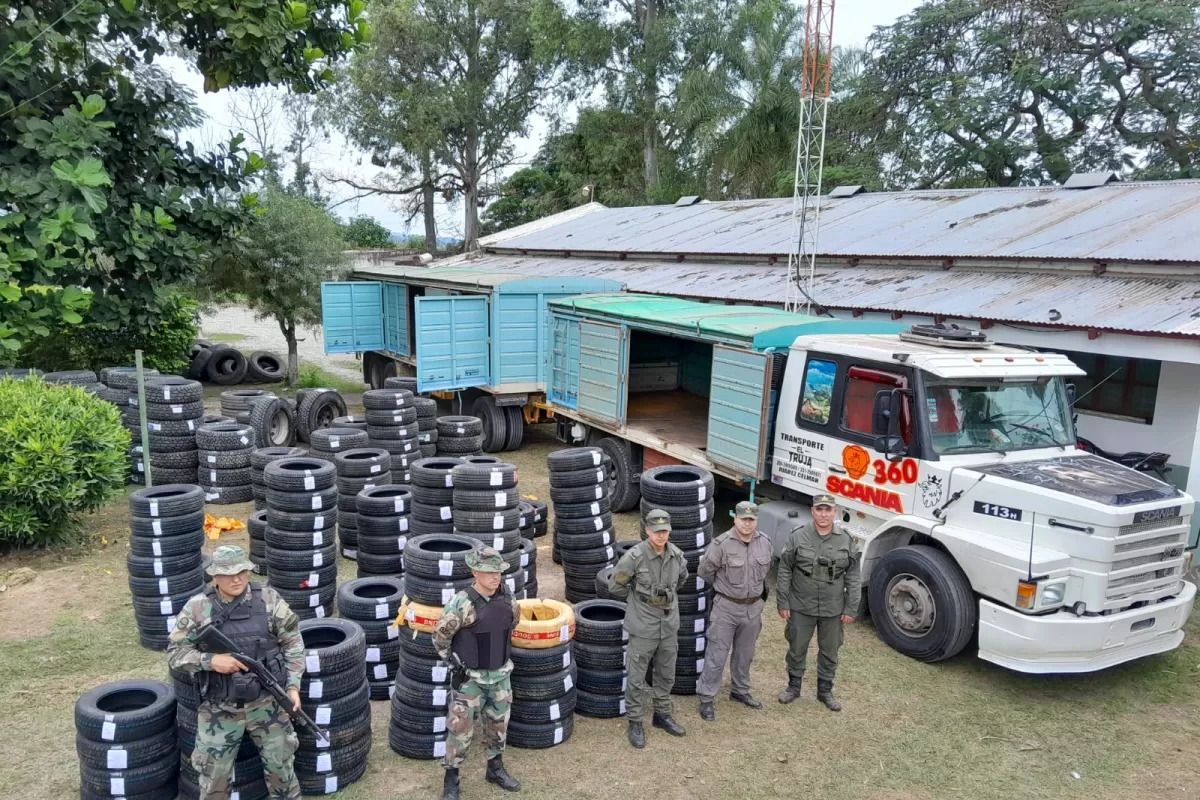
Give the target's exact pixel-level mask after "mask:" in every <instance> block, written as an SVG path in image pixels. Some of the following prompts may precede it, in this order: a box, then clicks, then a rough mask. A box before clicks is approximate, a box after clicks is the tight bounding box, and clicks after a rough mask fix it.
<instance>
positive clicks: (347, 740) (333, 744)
mask: <svg viewBox="0 0 1200 800" xmlns="http://www.w3.org/2000/svg"><path fill="white" fill-rule="evenodd" d="M363 687H364V689H366V692H365V693H364V697H363V699H362V701H361V703H360V705H359V706H358V709H357V713H356V714H354V716H352V717H350V718H349V719H347V720H345V721H343V722H341V723H335V722H330V723H328V724H327V725H324V726H322V727H323V728H324V731H325V735H326V736H327V737H328V738H327V742H328V745H326V744H320V745H318V743H317V735H316V734H315V733H313V732H312V731H310V730H309V729H308V728H307V727H300V726H296V738H298V739H299V740H300V749H299V750H297V751H296V752H297V753H302V752H310V753H311V752H314V751H316V752H318V753H320V752H324V750H323V748H325V747H326V746H328V747H330V748H333V749H334V750H336V749H337V748H339V747H348V746H350V745H352V744H354V743H356V742H360V741H362V739H363V738H364V737H369V736H370V733H371V697H370V685H369V684H368V682H367V681H366V680H365V679H364V680H363ZM318 724H320V723H318Z"/></svg>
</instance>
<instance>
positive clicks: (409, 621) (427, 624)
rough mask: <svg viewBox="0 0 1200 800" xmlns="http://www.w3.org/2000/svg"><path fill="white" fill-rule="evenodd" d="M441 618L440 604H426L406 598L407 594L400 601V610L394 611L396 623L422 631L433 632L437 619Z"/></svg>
mask: <svg viewBox="0 0 1200 800" xmlns="http://www.w3.org/2000/svg"><path fill="white" fill-rule="evenodd" d="M441 618H442V607H441V606H427V605H425V604H424V603H416V602H413V601H412V600H409V599H408V595H405V596H404V598H403V599H402V600H401V601H400V610H399V611H397V612H396V624H397V625H399V626H401V627H409V628H412V629H413V630H414V631H421V632H422V633H433V629H434V627H435V626H436V625H437V624H438V620H439V619H441Z"/></svg>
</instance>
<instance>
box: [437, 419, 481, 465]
mask: <svg viewBox="0 0 1200 800" xmlns="http://www.w3.org/2000/svg"><path fill="white" fill-rule="evenodd" d="M437 434H438V435H437V454H438V455H439V456H447V457H448V458H462V457H463V456H479V455H483V422H482V421H480V419H479V418H478V417H463V416H445V417H438V418H437Z"/></svg>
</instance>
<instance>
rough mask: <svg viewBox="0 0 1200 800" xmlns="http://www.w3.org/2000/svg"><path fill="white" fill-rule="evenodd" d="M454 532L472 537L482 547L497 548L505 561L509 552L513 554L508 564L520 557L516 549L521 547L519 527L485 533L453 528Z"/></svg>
mask: <svg viewBox="0 0 1200 800" xmlns="http://www.w3.org/2000/svg"><path fill="white" fill-rule="evenodd" d="M454 533H455V534H456V535H458V536H465V537H467V538H468V539H474V540H475V541H477V542H479V543H480V544H481V545H483V546H484V547H490V548H492V549H493V550H498V551H499V552H500V555H502V556H504V557H505V560H506V561H508V560H509V559H508V555H509V554H510V553H511V554H513V557H512V560H511V562H510V564H512V563H516V562H517V560H518V559H519V558H520V555H519V552H518V551H519V549H520V547H521V530H520V529H519V528H510V529H509V530H506V531H488V532H487V533H475V532H472V531H460V530H458V529H455V531H454Z"/></svg>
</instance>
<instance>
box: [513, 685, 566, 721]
mask: <svg viewBox="0 0 1200 800" xmlns="http://www.w3.org/2000/svg"><path fill="white" fill-rule="evenodd" d="M574 713H575V690H574V689H572V690H571V691H569V692H566V693H565V694H563V695H562V696H561V697H554V698H551V699H549V700H513V703H512V715H511V718H510V719H512V720H516V721H517V722H519V723H525V724H548V723H552V722H558V721H560V720H562V719H564V718H565V717H568V716H570V715H571V714H574Z"/></svg>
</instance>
